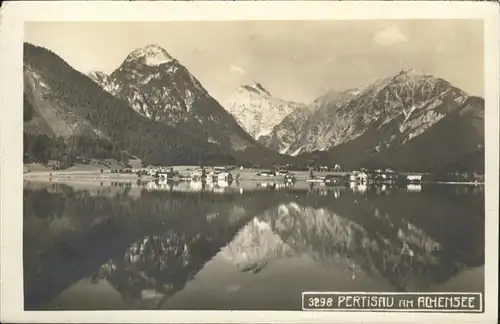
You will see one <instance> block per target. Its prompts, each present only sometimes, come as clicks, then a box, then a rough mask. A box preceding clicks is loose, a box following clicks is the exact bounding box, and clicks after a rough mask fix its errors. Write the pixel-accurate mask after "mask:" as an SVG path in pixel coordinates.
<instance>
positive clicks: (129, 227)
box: [24, 182, 484, 310]
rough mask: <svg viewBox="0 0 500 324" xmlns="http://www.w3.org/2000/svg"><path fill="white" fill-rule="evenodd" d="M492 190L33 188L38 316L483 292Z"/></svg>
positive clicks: (32, 299)
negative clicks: (322, 295) (313, 297)
mask: <svg viewBox="0 0 500 324" xmlns="http://www.w3.org/2000/svg"><path fill="white" fill-rule="evenodd" d="M483 190H484V189H483V187H482V186H476V187H474V186H465V185H461V186H452V185H434V186H424V187H420V186H412V187H405V188H394V187H385V186H383V187H381V186H379V187H369V188H359V187H358V188H345V187H342V188H329V187H321V186H309V185H308V184H306V183H305V182H303V183H297V184H296V186H295V187H294V188H287V187H281V185H280V184H278V185H274V184H272V183H267V184H265V183H257V182H248V183H232V184H230V185H229V184H225V183H219V184H215V185H205V186H202V185H201V184H199V183H181V184H161V183H149V184H141V185H135V184H134V185H125V184H116V183H91V182H88V183H85V182H82V183H67V184H55V183H46V184H43V183H35V182H25V185H24V282H25V284H24V286H25V287H24V289H25V308H26V309H50V310H53V309H66V310H68V309H71V310H88V309H262V310H265V309H289V310H293V309H300V308H301V299H300V296H301V292H302V291H385V292H394V291H426V292H428V291H446V292H483V291H484V191H483ZM405 243H406V244H407V245H408V246H409V247H410V249H411V251H412V254H413V256H411V257H407V256H405V255H402V253H401V251H402V247H403V245H404V244H405Z"/></svg>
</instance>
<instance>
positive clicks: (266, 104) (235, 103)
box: [226, 82, 305, 140]
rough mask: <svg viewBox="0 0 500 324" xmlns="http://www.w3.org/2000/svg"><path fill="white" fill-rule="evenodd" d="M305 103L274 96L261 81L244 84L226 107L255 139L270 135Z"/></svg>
mask: <svg viewBox="0 0 500 324" xmlns="http://www.w3.org/2000/svg"><path fill="white" fill-rule="evenodd" d="M303 108H305V105H304V104H301V103H296V102H292V101H285V100H282V99H280V98H277V97H275V96H273V95H272V94H271V93H270V92H269V91H268V90H267V89H266V88H264V86H262V84H261V83H259V82H254V83H253V84H245V85H242V86H241V87H240V88H239V89H238V90H237V91H236V93H235V94H234V95H233V96H232V98H230V99H229V101H228V103H227V105H226V109H227V111H228V112H229V113H230V114H231V115H233V117H234V118H235V119H236V120H237V121H238V123H239V124H240V125H241V127H242V128H243V129H245V130H246V132H247V133H249V134H250V135H251V136H252V137H253V138H254V139H256V140H258V139H260V138H261V137H262V136H266V135H268V134H269V133H270V132H271V131H272V129H273V127H274V126H276V125H278V124H279V123H280V122H281V121H283V119H284V118H285V117H286V116H287V115H289V114H290V113H291V112H293V111H295V110H296V109H303Z"/></svg>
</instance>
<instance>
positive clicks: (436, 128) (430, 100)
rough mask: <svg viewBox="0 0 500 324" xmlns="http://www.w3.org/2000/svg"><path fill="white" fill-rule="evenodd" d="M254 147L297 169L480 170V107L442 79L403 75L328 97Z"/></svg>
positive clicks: (478, 100)
mask: <svg viewBox="0 0 500 324" xmlns="http://www.w3.org/2000/svg"><path fill="white" fill-rule="evenodd" d="M266 116H274V112H273V111H271V110H268V112H267V115H265V116H264V118H265V119H266V120H272V118H268V117H266ZM238 117H239V116H238V115H237V114H235V118H237V119H238ZM245 118H246V119H247V120H248V119H249V117H248V116H246V117H245ZM258 119H262V117H261V116H260V115H259V117H258ZM255 123H256V124H257V123H258V122H255ZM248 127H252V126H248ZM258 139H259V142H261V143H262V144H263V145H265V146H267V147H269V148H271V149H273V150H275V151H278V152H280V153H282V154H287V155H292V156H296V157H297V158H298V160H300V161H302V162H303V163H313V164H317V163H325V164H334V163H335V164H340V165H347V166H348V167H353V168H358V167H379V168H386V167H391V168H397V169H411V170H415V171H417V170H419V171H436V170H441V169H443V170H445V169H449V168H448V167H446V166H450V167H451V165H452V164H453V165H456V166H457V165H460V167H459V168H462V169H464V168H465V169H476V170H483V168H484V166H483V164H484V162H481V156H483V155H484V154H483V153H481V152H483V151H482V150H484V100H483V99H482V98H479V97H475V96H470V95H469V94H467V93H466V92H465V91H463V90H461V89H459V88H457V87H455V86H453V85H451V84H450V83H449V82H447V81H446V80H444V79H442V78H438V77H434V76H432V75H426V74H422V73H418V72H416V71H415V70H413V69H410V70H403V71H400V72H399V73H397V74H395V75H392V76H389V77H387V78H385V79H381V80H377V81H375V82H373V83H372V84H369V85H368V86H366V87H361V88H355V89H347V90H344V91H334V90H332V91H329V92H327V93H325V94H323V95H321V96H320V97H318V98H317V99H316V100H314V102H313V103H312V104H310V105H304V106H299V107H298V108H296V109H294V110H293V111H292V112H291V113H289V114H288V115H287V116H285V117H284V118H283V119H282V121H281V122H279V123H277V124H275V126H274V127H273V129H272V131H271V132H270V133H269V134H267V135H263V136H260V137H259V138H258ZM466 156H468V158H467V159H468V160H467V162H466V163H462V162H461V159H462V158H463V157H466ZM483 159H484V157H483Z"/></svg>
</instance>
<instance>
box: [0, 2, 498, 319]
mask: <svg viewBox="0 0 500 324" xmlns="http://www.w3.org/2000/svg"><path fill="white" fill-rule="evenodd" d="M241 19H243V20H309V19H316V20H326V19H341V20H361V19H483V20H484V26H485V40H484V45H485V102H486V118H485V135H486V136H485V142H486V143H485V144H486V180H485V187H486V191H485V199H486V208H485V211H486V249H485V251H486V260H485V278H486V284H485V297H484V299H485V312H484V313H483V314H449V313H446V314H445V313H432V314H429V313H425V314H423V313H370V314H369V315H368V314H367V313H365V312H363V313H353V312H311V311H308V312H305V311H71V312H68V311H42V312H38V311H28V312H25V311H24V310H23V296H22V291H23V290H22V283H23V278H22V219H23V216H22V208H20V207H21V206H22V188H23V187H22V174H23V172H22V147H23V145H22V132H21V131H20V130H21V129H22V127H23V126H22V118H21V116H22V109H21V108H20V107H22V84H23V78H22V75H23V73H22V69H23V67H22V51H23V45H22V44H23V39H24V37H23V25H24V22H26V21H153V20H154V21H165V20H178V21H179V20H184V21H187V20H191V21H195V20H212V21H215V20H241ZM499 27H500V24H499V6H498V4H496V3H493V2H466V1H458V2H453V1H443V2H441V1H433V2H423V1H418V2H409V1H408V2H406V1H398V2H395V1H390V2H375V1H374V2H357V1H353V2H349V1H347V2H346V1H342V2H340V1H339V2H336V1H335V2H334V1H313V2H303V1H294V2H288V1H270V2H266V1H258V2H238V1H237V2H221V1H194V2H193V1H191V2H160V1H134V2H128V1H95V2H94V1H79V2H77V1H74V2H72V1H68V2H64V1H61V2H60V1H41V2H37V1H33V2H28V1H23V2H10V3H6V4H3V6H2V8H1V9H0V30H1V43H0V44H1V56H0V60H1V70H0V73H1V76H2V79H1V83H0V89H1V92H0V96H1V100H2V101H1V106H0V107H1V110H0V112H1V116H0V141H1V142H0V143H1V146H0V149H1V155H0V157H1V160H0V162H1V177H0V184H1V187H0V193H1V200H0V206H1V226H0V229H1V236H0V238H1V261H0V266H1V284H0V289H1V296H0V297H1V298H0V300H1V309H0V314H1V320H2V321H5V322H44V323H49V322H50V323H54V322H65V321H72V322H95V323H101V322H141V323H154V322H164V323H167V322H168V323H181V322H182V323H200V322H213V323H260V322H274V323H303V322H307V323H326V322H328V323H337V322H338V323H341V322H342V323H344V322H347V321H353V322H360V321H364V322H366V321H370V322H373V323H400V322H408V323H421V322H440V321H441V322H451V321H453V322H456V323H459V322H460V323H465V322H467V323H469V322H470V323H481V322H493V321H495V319H496V315H497V307H498V303H497V295H498V294H497V292H498V291H497V290H498V250H497V247H498V194H499V192H498V179H499V173H498V171H499V170H498V165H499V161H498V158H499V141H498V136H499V128H498V122H499V109H498V107H499V101H500V98H499V79H498V76H499V53H500V46H499V38H500V37H499V30H500V28H499ZM75 41H78V40H75ZM495 322H496V321H495Z"/></svg>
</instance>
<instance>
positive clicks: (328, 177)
mask: <svg viewBox="0 0 500 324" xmlns="http://www.w3.org/2000/svg"><path fill="white" fill-rule="evenodd" d="M111 172H112V173H124V174H131V175H132V174H135V175H136V176H137V177H139V178H140V179H142V180H148V179H149V180H153V179H158V180H171V181H205V182H220V181H226V182H231V181H233V180H236V181H240V180H260V179H263V178H266V179H269V180H271V179H272V180H273V181H276V180H278V181H281V182H284V183H295V182H297V181H305V182H308V183H324V184H326V185H348V184H349V183H356V184H360V185H367V184H403V185H406V184H419V183H421V182H422V178H423V174H419V173H401V172H396V171H393V170H391V169H385V170H381V169H376V170H368V169H360V170H352V171H345V170H342V169H341V168H340V166H339V165H338V164H337V165H335V166H334V167H328V166H317V167H310V168H309V170H308V171H304V170H297V171H296V170H293V168H292V167H291V166H290V165H276V166H274V167H273V168H271V169H269V170H259V169H256V168H244V167H242V166H214V167H199V166H194V167H180V166H179V167H164V166H148V167H145V168H138V169H133V168H126V169H120V170H112V171H111Z"/></svg>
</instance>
